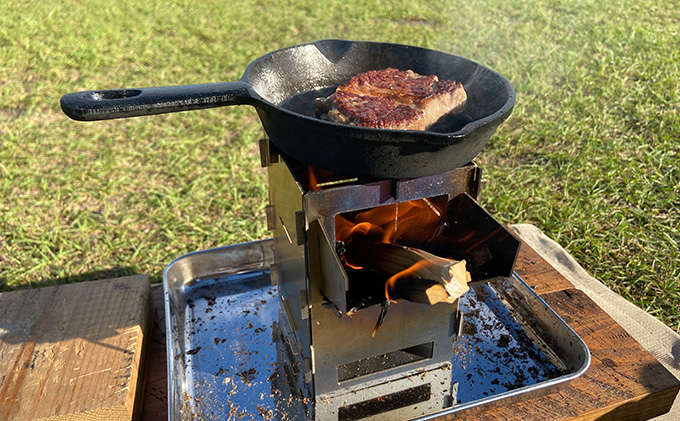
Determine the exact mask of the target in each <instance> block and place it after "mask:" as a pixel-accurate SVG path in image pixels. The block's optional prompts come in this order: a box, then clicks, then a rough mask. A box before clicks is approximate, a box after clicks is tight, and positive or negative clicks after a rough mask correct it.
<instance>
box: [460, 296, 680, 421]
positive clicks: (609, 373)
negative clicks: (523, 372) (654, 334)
mask: <svg viewBox="0 0 680 421" xmlns="http://www.w3.org/2000/svg"><path fill="white" fill-rule="evenodd" d="M542 298H543V299H544V300H545V301H546V303H548V305H549V306H550V307H551V308H552V309H553V310H555V312H556V313H558V314H559V315H560V317H562V318H563V319H564V320H565V322H567V323H568V324H569V325H570V326H571V328H572V329H574V331H576V333H577V334H578V335H579V336H580V337H581V338H582V339H583V340H584V342H586V344H587V345H588V348H589V349H590V352H591V358H592V360H591V365H590V368H589V369H588V371H586V373H584V374H583V375H582V376H581V377H579V378H578V379H576V380H574V381H572V382H571V383H570V384H569V385H567V386H566V387H564V388H563V389H561V390H559V391H557V392H555V393H552V394H549V395H545V396H542V397H538V398H535V399H530V400H527V401H523V402H518V403H515V404H512V405H504V406H502V407H500V408H495V409H493V410H491V411H487V412H484V413H483V414H475V413H474V411H469V412H466V413H465V414H463V415H465V416H466V417H467V418H464V419H492V420H496V419H498V420H527V419H552V420H563V419H611V420H645V419H648V418H650V417H654V416H658V415H661V414H664V413H666V412H668V411H669V410H670V408H671V406H672V405H673V401H674V399H675V396H676V395H677V394H678V391H680V382H679V381H678V379H676V378H675V376H673V375H672V374H671V373H670V372H668V370H666V369H665V368H664V367H663V366H662V365H661V364H660V363H659V362H658V361H657V360H656V359H655V358H654V357H653V356H652V355H651V354H650V353H649V352H647V351H646V350H645V349H644V348H642V346H641V345H640V344H639V343H638V342H637V341H635V340H634V339H633V338H632V337H631V336H630V335H629V334H628V333H627V332H626V331H625V330H624V329H623V328H622V327H621V326H619V325H618V324H617V323H616V322H615V321H614V320H612V319H611V318H610V317H609V316H608V315H607V313H605V312H604V311H603V310H602V309H601V308H600V307H599V306H598V305H597V304H595V303H594V302H593V301H592V300H591V299H590V298H588V296H587V295H585V293H583V292H582V291H579V290H577V289H573V288H572V289H569V290H564V291H558V292H554V293H549V294H545V295H543V296H542Z"/></svg>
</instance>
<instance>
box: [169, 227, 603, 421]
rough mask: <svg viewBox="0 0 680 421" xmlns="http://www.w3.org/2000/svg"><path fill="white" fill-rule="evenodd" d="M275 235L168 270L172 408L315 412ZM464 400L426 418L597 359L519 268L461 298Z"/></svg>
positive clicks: (547, 380) (541, 390)
mask: <svg viewBox="0 0 680 421" xmlns="http://www.w3.org/2000/svg"><path fill="white" fill-rule="evenodd" d="M272 246H273V241H272V240H261V241H255V242H250V243H243V244H237V245H233V246H227V247H221V248H217V249H212V250H206V251H199V252H194V253H190V254H187V255H184V256H182V257H179V258H177V259H175V260H174V261H173V262H172V263H170V264H169V265H168V267H167V268H166V269H165V272H164V274H163V286H164V291H165V314H166V328H167V340H168V343H167V348H168V379H169V380H168V381H169V413H170V419H171V420H180V419H182V420H183V419H195V418H199V419H258V420H259V419H265V420H267V419H285V420H290V419H305V418H306V414H307V411H308V409H309V402H305V400H304V399H300V398H299V397H297V398H296V397H295V394H294V393H291V392H290V391H289V390H288V387H287V383H286V382H285V381H284V380H282V376H281V375H280V373H281V371H280V370H281V368H280V366H279V364H278V362H277V346H276V344H275V343H274V340H273V339H272V338H273V335H272V329H275V328H276V327H275V326H276V322H277V320H278V313H279V298H278V293H277V289H276V287H275V286H272V285H271V281H270V272H269V268H270V266H271V265H272V264H273V262H274V252H273V249H272ZM460 309H461V312H462V313H463V327H462V335H460V336H459V338H458V340H457V341H456V342H455V343H454V344H453V345H454V354H453V360H452V365H453V373H452V378H453V379H454V380H453V381H454V382H456V383H457V384H454V388H453V389H454V390H456V389H457V401H456V404H455V405H454V406H452V407H450V408H446V409H443V410H441V411H440V412H437V413H433V414H423V417H422V418H420V419H423V420H425V419H434V418H436V417H438V416H441V415H451V414H454V413H457V412H460V411H463V410H465V411H466V414H469V413H471V412H474V411H475V410H482V409H483V410H487V409H489V408H490V407H492V406H494V405H499V404H503V405H505V404H507V403H508V402H512V401H515V400H520V399H527V398H530V397H533V396H536V395H539V394H545V393H549V392H551V391H553V390H554V389H556V388H558V387H561V386H564V385H565V384H568V383H569V382H570V381H571V380H573V379H574V378H576V377H578V376H580V375H581V374H583V373H584V372H585V371H586V370H587V369H588V366H589V365H590V352H589V351H588V348H587V347H586V345H585V343H584V342H583V341H582V340H581V339H580V338H579V337H578V336H577V335H576V333H575V332H574V331H573V330H572V329H571V328H569V327H568V326H567V325H566V324H565V323H564V322H563V321H562V319H560V318H559V317H558V316H557V315H556V314H555V313H554V312H553V311H552V310H551V309H550V308H549V307H548V306H547V305H546V304H545V302H543V300H541V299H540V297H538V296H537V295H536V294H535V293H534V292H533V291H532V290H531V288H529V287H528V286H527V285H526V283H524V281H523V280H521V279H520V278H519V277H518V276H517V275H515V276H513V277H512V278H505V279H502V280H499V281H494V282H491V283H488V284H481V285H476V286H474V287H472V288H471V291H470V292H468V293H467V294H465V295H464V296H463V297H462V298H461V301H460Z"/></svg>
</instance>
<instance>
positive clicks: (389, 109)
mask: <svg viewBox="0 0 680 421" xmlns="http://www.w3.org/2000/svg"><path fill="white" fill-rule="evenodd" d="M316 101H317V116H319V117H320V118H325V119H327V120H328V121H333V122H336V123H342V124H350V125H354V126H362V127H373V128H376V129H397V130H425V129H427V128H428V127H430V126H431V125H433V124H434V123H436V122H437V120H439V119H440V118H441V117H442V116H444V115H446V114H448V113H450V112H452V111H456V110H459V109H461V108H462V107H463V106H464V105H465V102H466V101H467V94H466V93H465V89H464V88H463V85H462V84H460V83H457V82H455V81H453V80H439V78H437V76H436V75H429V76H422V75H419V74H418V73H414V72H413V71H411V70H406V71H403V70H398V69H394V68H387V69H383V70H371V71H368V72H366V73H360V74H358V75H356V76H354V77H352V78H351V79H350V80H349V81H348V82H347V83H345V84H344V85H340V86H338V88H337V90H336V91H335V92H334V93H333V94H332V95H331V96H329V97H328V98H319V99H317V100H316Z"/></svg>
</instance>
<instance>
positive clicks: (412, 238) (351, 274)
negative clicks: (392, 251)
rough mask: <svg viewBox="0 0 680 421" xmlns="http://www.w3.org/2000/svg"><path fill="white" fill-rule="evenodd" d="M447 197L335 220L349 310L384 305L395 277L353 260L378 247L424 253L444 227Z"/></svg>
mask: <svg viewBox="0 0 680 421" xmlns="http://www.w3.org/2000/svg"><path fill="white" fill-rule="evenodd" d="M447 209H448V197H447V196H446V195H440V196H435V197H429V198H423V199H417V200H411V201H408V202H399V203H393V204H390V205H384V206H378V207H375V208H371V209H363V210H359V211H353V212H346V213H340V214H337V215H336V216H335V241H336V246H337V247H336V248H338V249H339V254H340V255H341V260H342V263H343V266H344V268H345V271H346V273H347V276H348V281H349V290H348V291H347V304H348V308H349V309H361V308H364V307H368V306H371V305H374V304H378V303H381V302H383V301H384V300H385V299H386V296H385V282H386V281H387V279H388V278H390V277H391V276H392V275H395V273H386V272H384V271H380V270H375V269H368V268H364V267H363V266H361V265H360V264H357V263H356V261H357V259H354V258H353V257H352V256H355V257H357V256H361V257H362V258H365V257H364V256H370V255H371V254H372V253H373V252H372V249H373V248H374V247H373V245H374V244H376V243H387V244H398V245H402V246H410V247H416V248H420V249H423V250H426V249H427V248H428V244H429V243H430V242H431V241H432V240H433V239H434V238H435V237H436V236H437V235H438V233H439V231H440V230H441V228H442V227H443V226H444V225H445V222H446V217H447Z"/></svg>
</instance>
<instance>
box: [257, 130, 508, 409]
mask: <svg viewBox="0 0 680 421" xmlns="http://www.w3.org/2000/svg"><path fill="white" fill-rule="evenodd" d="M261 152H262V157H263V165H265V166H266V167H267V168H268V175H269V189H270V206H269V207H268V208H267V219H268V225H269V228H270V229H272V230H273V233H274V236H273V237H274V250H275V263H274V265H272V267H271V277H272V283H274V284H276V285H278V290H279V291H280V301H281V303H280V304H281V314H280V320H279V322H278V325H279V328H278V329H275V335H278V336H280V337H278V338H275V339H276V340H277V341H278V343H280V344H281V345H280V347H279V348H280V349H279V352H280V355H281V356H282V357H283V359H284V360H286V361H288V362H289V363H288V364H287V366H286V368H285V370H286V374H287V376H288V377H289V378H290V379H291V381H292V383H295V384H297V386H295V387H294V389H296V390H297V392H296V393H297V394H298V395H299V396H298V397H299V398H300V399H303V400H304V401H305V402H307V401H310V402H313V405H309V411H310V414H308V415H312V416H313V417H314V418H315V419H324V420H325V419H358V418H362V417H364V416H373V417H375V418H381V417H382V418H384V419H395V418H413V417H417V416H422V415H423V414H427V413H432V412H436V411H440V410H442V409H443V408H447V407H450V406H451V405H452V404H454V403H455V401H456V391H455V390H454V389H455V387H452V384H455V383H456V382H455V381H452V379H451V361H452V353H453V344H454V341H455V340H456V339H457V337H458V335H459V333H460V326H461V317H460V312H459V310H458V301H456V302H455V303H453V304H449V303H439V304H435V305H429V304H421V303H414V302H409V301H405V300H399V301H398V302H397V303H396V304H392V305H390V306H389V311H388V312H387V313H386V314H384V315H385V318H384V322H383V324H382V326H381V328H380V330H379V331H378V332H377V333H376V334H375V336H372V331H373V329H374V326H375V325H376V321H377V320H378V318H379V317H380V315H381V312H383V306H384V301H385V297H384V295H383V294H381V292H380V291H384V286H383V285H384V284H380V281H377V286H376V287H367V286H366V285H367V284H372V283H374V282H376V281H375V279H374V278H373V277H370V276H369V277H365V276H362V275H360V274H359V275H357V274H356V273H354V272H353V271H348V270H347V268H346V267H345V266H343V263H342V253H343V243H342V242H341V241H340V240H339V239H338V229H339V228H338V226H337V225H338V224H339V222H338V221H339V218H343V217H345V216H349V217H351V216H352V215H356V214H357V212H359V211H366V210H371V209H377V208H387V207H390V206H391V207H393V208H398V207H399V206H402V207H403V206H406V205H407V204H410V203H416V202H418V201H424V202H425V203H426V204H427V206H429V207H430V208H432V211H433V212H435V213H437V215H438V218H439V223H438V224H436V226H435V227H430V228H427V227H425V228H424V227H422V226H421V227H419V228H418V229H417V230H420V229H426V230H428V229H429V231H430V232H425V233H419V234H418V235H417V236H409V235H406V236H404V238H403V239H402V241H400V243H402V242H406V243H408V244H403V245H409V246H414V247H418V248H421V249H424V250H426V251H429V252H431V253H433V254H437V255H440V256H444V257H452V258H456V259H459V260H460V259H465V260H466V262H467V268H468V270H469V271H470V272H471V274H472V277H473V282H484V281H489V280H493V279H499V278H503V277H508V276H511V275H512V269H513V267H514V263H515V259H516V257H517V253H518V251H519V244H520V243H519V240H518V239H517V238H516V237H514V236H513V235H512V234H511V233H509V232H508V231H507V230H506V229H505V228H504V227H503V226H502V225H500V224H499V223H498V222H496V221H495V220H494V219H493V218H492V217H491V216H490V215H488V214H487V213H486V212H485V211H484V210H483V209H482V208H481V207H480V206H479V205H478V204H477V202H476V199H477V198H478V194H479V188H480V177H481V170H480V169H479V168H478V167H477V166H476V165H475V164H469V165H467V166H464V167H461V168H458V169H455V170H452V171H449V172H446V173H443V174H439V175H435V176H429V177H423V178H417V179H408V180H374V179H368V180H360V179H356V178H348V177H343V176H339V175H336V174H329V173H326V172H324V171H320V170H317V169H314V168H312V167H309V166H307V165H305V164H303V163H300V162H297V161H294V160H292V159H289V158H284V157H283V156H282V155H280V154H279V153H277V152H276V151H275V150H273V148H272V147H271V145H270V144H269V143H268V142H266V141H264V143H263V144H262V145H261ZM389 209H391V208H389ZM397 219H398V218H397ZM399 223H400V222H399V221H398V220H397V221H395V224H399Z"/></svg>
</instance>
